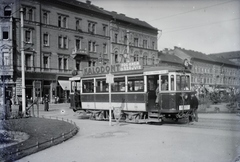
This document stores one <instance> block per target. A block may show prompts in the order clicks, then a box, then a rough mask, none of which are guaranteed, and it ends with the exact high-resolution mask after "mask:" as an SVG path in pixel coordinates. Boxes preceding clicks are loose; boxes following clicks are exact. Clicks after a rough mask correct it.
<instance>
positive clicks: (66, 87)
mask: <svg viewBox="0 0 240 162" xmlns="http://www.w3.org/2000/svg"><path fill="white" fill-rule="evenodd" d="M58 83H59V84H60V86H61V87H62V89H63V90H70V81H68V80H58Z"/></svg>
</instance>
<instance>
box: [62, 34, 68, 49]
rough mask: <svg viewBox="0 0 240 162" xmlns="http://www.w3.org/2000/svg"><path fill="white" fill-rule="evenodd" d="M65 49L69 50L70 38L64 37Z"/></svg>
mask: <svg viewBox="0 0 240 162" xmlns="http://www.w3.org/2000/svg"><path fill="white" fill-rule="evenodd" d="M63 48H64V49H67V48H68V38H67V37H63Z"/></svg>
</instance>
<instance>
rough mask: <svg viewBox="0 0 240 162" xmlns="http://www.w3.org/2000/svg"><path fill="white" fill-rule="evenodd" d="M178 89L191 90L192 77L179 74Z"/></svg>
mask: <svg viewBox="0 0 240 162" xmlns="http://www.w3.org/2000/svg"><path fill="white" fill-rule="evenodd" d="M176 82H177V91H183V90H190V77H189V76H188V75H187V76H185V75H181V76H180V75H177V80H176Z"/></svg>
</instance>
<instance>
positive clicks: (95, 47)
mask: <svg viewBox="0 0 240 162" xmlns="http://www.w3.org/2000/svg"><path fill="white" fill-rule="evenodd" d="M92 48H93V52H96V51H97V50H96V49H97V45H96V42H92Z"/></svg>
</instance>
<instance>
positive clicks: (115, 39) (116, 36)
mask: <svg viewBox="0 0 240 162" xmlns="http://www.w3.org/2000/svg"><path fill="white" fill-rule="evenodd" d="M117 39H118V34H117V33H116V34H115V36H114V42H115V43H117Z"/></svg>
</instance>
